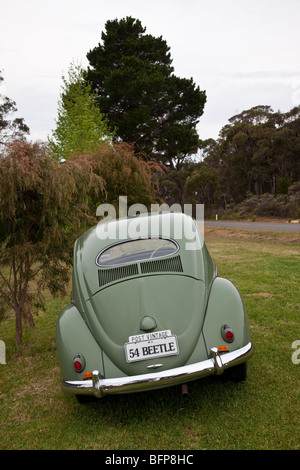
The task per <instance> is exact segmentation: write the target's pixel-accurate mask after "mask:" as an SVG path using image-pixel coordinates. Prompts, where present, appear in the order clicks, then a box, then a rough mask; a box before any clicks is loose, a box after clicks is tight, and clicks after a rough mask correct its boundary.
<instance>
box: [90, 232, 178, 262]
mask: <svg viewBox="0 0 300 470" xmlns="http://www.w3.org/2000/svg"><path fill="white" fill-rule="evenodd" d="M178 250H179V246H178V244H177V243H176V242H174V241H173V240H170V239H168V238H147V239H138V240H127V241H125V242H121V243H117V244H116V245H112V246H109V247H107V248H105V250H103V251H101V253H99V255H98V256H97V258H96V264H97V265H98V266H103V267H105V266H119V265H121V264H128V263H136V262H137V261H146V260H150V259H155V258H162V257H165V256H171V255H174V254H175V253H177V251H178Z"/></svg>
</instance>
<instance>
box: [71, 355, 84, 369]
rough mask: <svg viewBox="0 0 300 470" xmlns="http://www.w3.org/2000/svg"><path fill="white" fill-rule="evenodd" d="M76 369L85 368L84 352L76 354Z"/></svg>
mask: <svg viewBox="0 0 300 470" xmlns="http://www.w3.org/2000/svg"><path fill="white" fill-rule="evenodd" d="M73 360H74V369H75V370H76V372H82V371H83V370H84V368H85V359H84V356H83V355H82V354H75V356H74V359H73Z"/></svg>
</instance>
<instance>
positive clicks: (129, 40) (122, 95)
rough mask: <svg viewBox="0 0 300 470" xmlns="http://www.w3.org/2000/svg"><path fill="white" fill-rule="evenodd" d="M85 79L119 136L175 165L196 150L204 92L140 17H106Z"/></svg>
mask: <svg viewBox="0 0 300 470" xmlns="http://www.w3.org/2000/svg"><path fill="white" fill-rule="evenodd" d="M87 58H88V60H89V63H90V67H89V69H88V72H87V78H88V80H89V81H90V82H91V83H92V87H93V90H94V91H95V92H96V93H97V95H98V104H99V107H100V109H101V110H102V112H104V113H105V114H106V115H107V117H108V120H109V123H110V125H111V127H112V128H114V129H115V130H116V136H117V137H118V139H120V140H123V141H124V142H127V143H132V144H134V147H135V151H137V152H143V153H144V154H146V155H147V156H148V158H149V159H152V160H156V161H159V162H163V163H166V164H167V165H169V166H171V167H174V166H176V162H175V160H174V159H176V158H178V156H181V158H182V157H183V158H184V157H185V156H186V155H189V154H192V153H195V152H196V151H197V145H198V134H197V132H196V124H197V123H198V121H199V117H200V116H201V115H202V113H203V109H204V105H205V102H206V94H205V92H203V91H200V89H199V87H198V86H196V85H195V84H194V82H193V80H192V79H184V78H179V77H176V76H175V75H174V74H173V72H174V69H173V67H172V59H171V54H170V48H169V47H168V45H167V43H166V41H165V40H163V39H162V37H157V38H156V37H153V36H152V35H150V34H146V29H145V28H144V27H143V26H142V24H141V22H140V21H139V20H137V19H134V18H131V17H127V18H126V19H122V20H120V21H118V20H114V21H108V22H107V23H106V31H105V32H103V33H102V44H98V46H97V47H95V48H94V49H93V50H91V51H89V52H88V54H87Z"/></svg>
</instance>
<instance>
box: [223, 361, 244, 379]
mask: <svg viewBox="0 0 300 470" xmlns="http://www.w3.org/2000/svg"><path fill="white" fill-rule="evenodd" d="M223 375H224V378H225V379H227V380H231V381H232V382H244V381H245V380H246V378H247V362H242V363H241V364H238V365H237V366H234V367H230V368H229V369H226V370H225V372H224V374H223Z"/></svg>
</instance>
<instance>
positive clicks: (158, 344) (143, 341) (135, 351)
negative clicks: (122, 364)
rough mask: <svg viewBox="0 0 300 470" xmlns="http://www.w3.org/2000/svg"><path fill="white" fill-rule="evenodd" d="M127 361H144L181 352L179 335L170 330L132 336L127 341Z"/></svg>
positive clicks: (125, 346)
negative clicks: (178, 340)
mask: <svg viewBox="0 0 300 470" xmlns="http://www.w3.org/2000/svg"><path fill="white" fill-rule="evenodd" d="M124 348H125V355H126V361H127V362H136V361H144V360H146V359H155V358H157V357H164V356H172V355H174V354H178V353H179V349H178V342H177V337H176V336H175V335H172V334H171V331H170V330H164V331H156V332H153V333H145V334H142V335H136V336H130V337H129V342H128V343H125V345H124Z"/></svg>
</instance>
